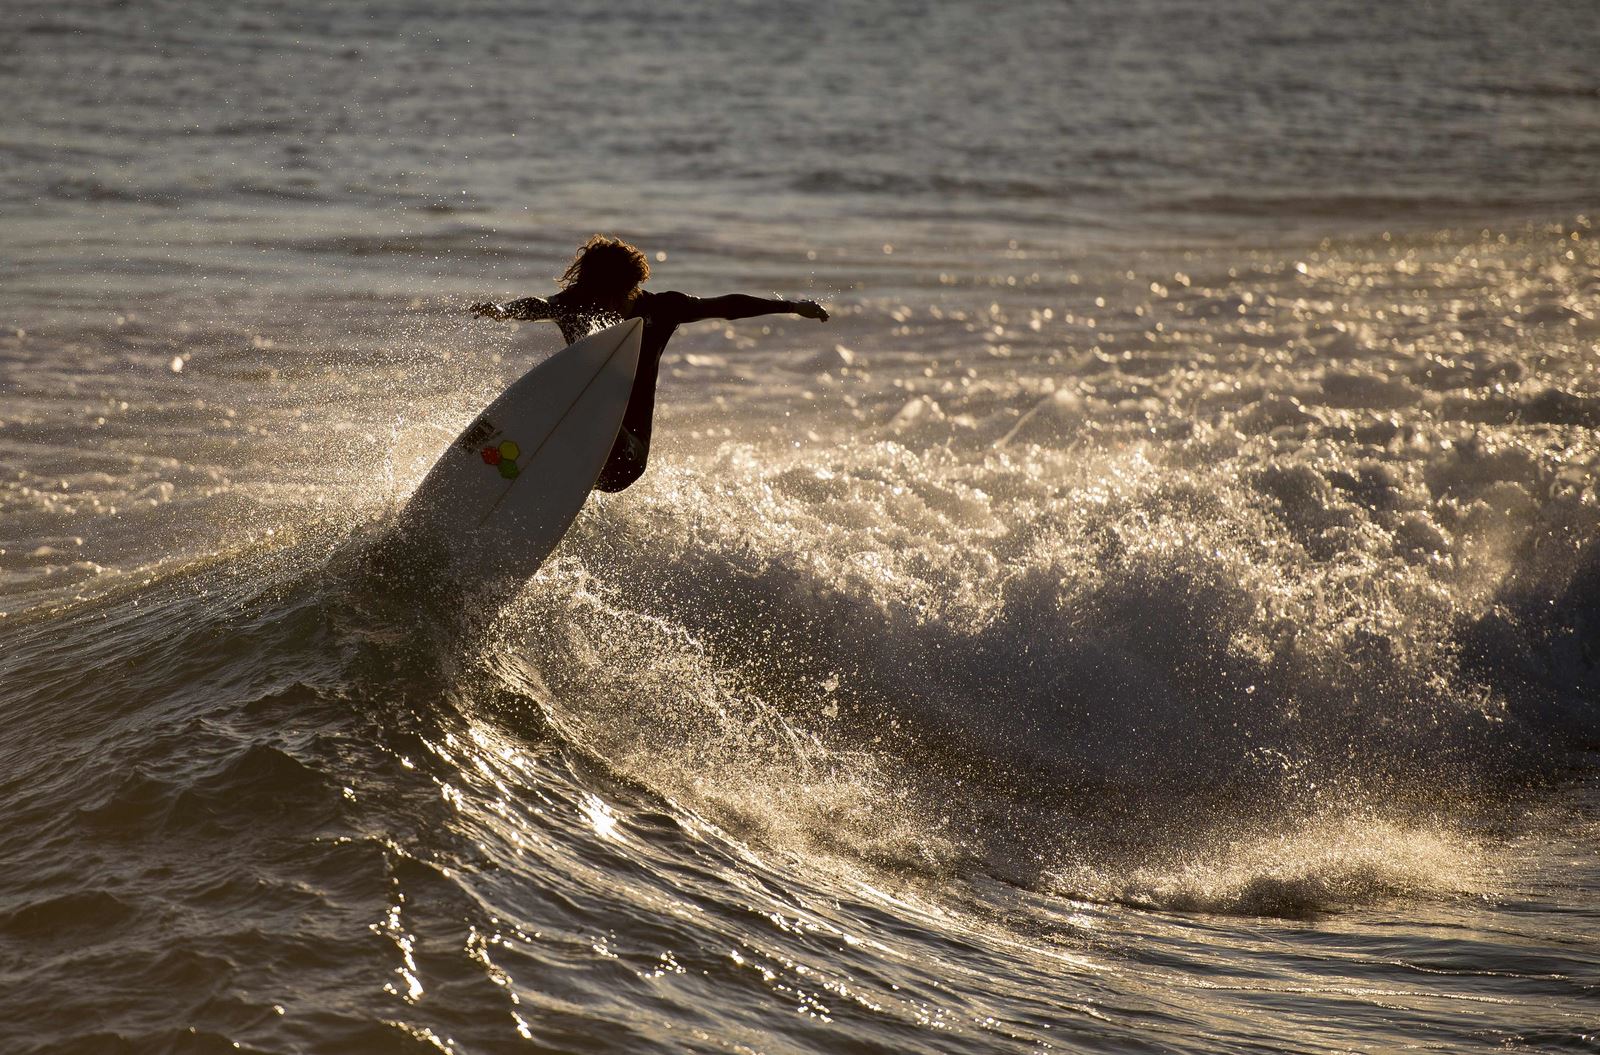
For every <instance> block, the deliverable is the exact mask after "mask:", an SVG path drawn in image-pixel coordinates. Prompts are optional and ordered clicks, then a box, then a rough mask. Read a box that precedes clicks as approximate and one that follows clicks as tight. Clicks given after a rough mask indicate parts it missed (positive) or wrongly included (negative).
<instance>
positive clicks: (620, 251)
mask: <svg viewBox="0 0 1600 1055" xmlns="http://www.w3.org/2000/svg"><path fill="white" fill-rule="evenodd" d="M649 277H650V262H649V261H648V260H646V259H645V256H644V254H643V253H641V252H640V251H639V249H638V247H637V246H632V245H629V244H628V243H627V242H624V241H623V240H622V239H620V238H607V237H606V236H605V235H603V234H597V235H595V236H594V237H593V238H591V239H589V240H588V241H587V242H585V243H583V245H582V246H580V247H579V248H578V254H577V255H576V256H574V257H573V258H572V263H570V264H568V265H567V269H566V270H565V271H563V272H562V273H561V285H562V286H563V287H564V288H567V289H573V290H578V291H580V292H583V293H589V294H593V295H596V296H615V295H617V294H620V293H632V292H633V291H634V290H635V289H638V288H639V286H640V284H641V283H643V282H644V281H645V280H646V279H648V278H649Z"/></svg>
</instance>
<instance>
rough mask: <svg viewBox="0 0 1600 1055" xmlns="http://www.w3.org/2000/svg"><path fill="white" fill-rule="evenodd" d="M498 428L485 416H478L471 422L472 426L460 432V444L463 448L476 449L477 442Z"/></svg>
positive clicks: (486, 437) (480, 441)
mask: <svg viewBox="0 0 1600 1055" xmlns="http://www.w3.org/2000/svg"><path fill="white" fill-rule="evenodd" d="M499 431H500V430H499V429H497V428H495V427H494V422H492V421H490V420H489V418H488V417H487V416H484V417H481V418H479V419H478V420H477V421H474V422H473V423H472V427H471V428H469V429H467V431H466V432H463V433H462V434H461V439H460V441H459V442H460V444H461V447H462V449H463V450H469V451H470V450H476V449H477V447H478V444H480V443H482V442H483V441H484V440H486V439H488V438H489V437H490V436H493V435H494V434H495V433H496V432H499Z"/></svg>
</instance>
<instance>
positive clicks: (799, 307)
mask: <svg viewBox="0 0 1600 1055" xmlns="http://www.w3.org/2000/svg"><path fill="white" fill-rule="evenodd" d="M794 313H795V314H796V315H798V316H800V317H801V318H803V319H816V320H817V321H818V322H827V321H828V313H827V311H826V310H825V309H824V308H823V307H822V305H821V304H818V303H817V302H816V301H814V300H797V301H795V302H794Z"/></svg>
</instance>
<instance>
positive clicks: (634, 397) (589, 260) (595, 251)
mask: <svg viewBox="0 0 1600 1055" xmlns="http://www.w3.org/2000/svg"><path fill="white" fill-rule="evenodd" d="M649 277H650V263H649V261H648V260H646V259H645V255H644V254H643V253H642V252H640V251H639V250H638V249H637V248H636V247H634V246H632V245H630V244H628V243H627V242H624V241H622V240H621V239H619V238H607V237H605V236H603V235H598V234H597V235H595V236H594V237H593V238H591V239H589V241H588V242H586V243H584V244H583V245H582V246H581V247H579V249H578V253H577V255H576V256H574V257H573V258H572V263H571V264H568V265H567V269H566V271H564V272H563V273H562V275H561V279H560V283H561V291H560V292H559V293H557V294H555V295H554V296H552V297H548V298H546V297H523V298H522V299H521V300H513V301H510V302H508V303H505V304H496V303H492V302H489V301H484V302H481V303H477V304H474V305H472V307H471V308H470V309H469V310H470V311H471V312H472V313H473V314H474V315H477V316H478V317H479V318H488V319H524V320H528V321H538V320H544V319H548V320H552V321H554V322H555V323H556V325H558V326H559V327H561V336H562V337H563V338H565V339H566V342H567V343H568V344H571V343H573V342H574V341H578V340H581V339H583V338H584V337H587V336H588V335H589V334H591V333H594V332H595V331H596V330H600V329H603V328H604V327H606V326H612V325H615V324H616V323H619V322H621V321H623V320H624V319H643V320H644V335H643V340H642V343H641V345H640V348H639V371H638V373H637V374H635V375H634V379H633V392H632V394H631V395H630V396H629V397H628V409H627V410H626V411H625V412H624V413H623V416H622V431H621V432H620V433H619V434H618V435H617V442H616V445H615V446H614V447H612V448H611V454H610V456H609V457H607V459H606V464H605V468H604V469H602V470H601V471H600V479H599V480H597V481H596V482H595V485H594V486H595V490H597V491H620V490H622V489H623V488H624V487H627V486H628V485H629V484H631V483H633V482H634V481H635V480H637V479H638V478H639V477H640V476H641V475H642V474H643V473H644V469H645V462H646V460H647V459H648V458H649V456H650V429H651V424H652V420H653V418H654V417H655V403H656V376H657V374H658V373H659V372H660V369H661V353H662V352H664V351H665V350H666V347H667V341H668V340H670V339H671V338H672V334H673V331H675V330H676V329H677V328H678V327H679V326H681V325H683V324H684V323H686V322H699V321H701V320H702V319H749V318H753V317H755V316H757V315H799V316H801V317H802V318H806V319H816V320H818V321H819V322H827V321H828V313H827V312H826V311H824V310H823V308H822V305H820V304H818V303H817V302H816V301H814V300H768V299H766V298H763V297H750V296H746V295H745V294H743V293H730V294H727V295H726V296H721V297H691V296H689V295H688V294H687V293H679V292H676V291H674V290H665V291H662V292H660V293H649V292H646V291H645V290H642V289H640V288H639V287H640V286H641V285H643V284H644V282H645V280H647V279H648V278H649Z"/></svg>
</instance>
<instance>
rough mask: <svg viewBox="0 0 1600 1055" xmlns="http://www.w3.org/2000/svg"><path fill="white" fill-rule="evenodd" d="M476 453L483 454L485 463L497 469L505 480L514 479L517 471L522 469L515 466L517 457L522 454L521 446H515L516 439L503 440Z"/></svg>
mask: <svg viewBox="0 0 1600 1055" xmlns="http://www.w3.org/2000/svg"><path fill="white" fill-rule="evenodd" d="M478 453H479V454H480V455H482V456H483V463H484V464H485V465H492V466H494V467H495V468H497V469H499V470H500V475H501V476H503V477H505V478H506V479H507V480H515V479H516V478H517V473H519V472H521V471H522V470H520V469H518V468H517V457H518V456H519V455H521V454H522V448H521V447H518V446H517V441H516V440H504V441H502V442H500V443H499V444H495V445H491V446H488V447H485V448H483V450H481V451H479V452H478Z"/></svg>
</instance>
